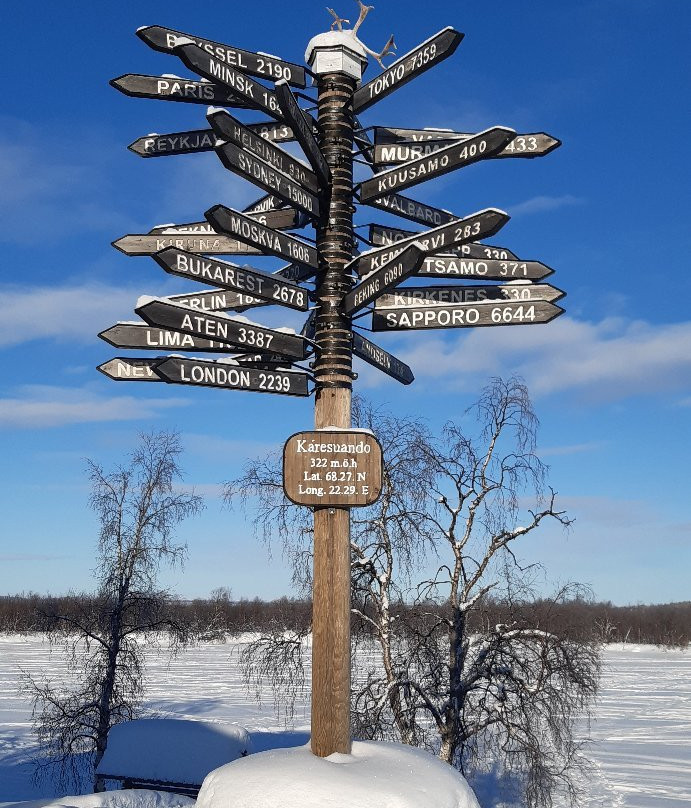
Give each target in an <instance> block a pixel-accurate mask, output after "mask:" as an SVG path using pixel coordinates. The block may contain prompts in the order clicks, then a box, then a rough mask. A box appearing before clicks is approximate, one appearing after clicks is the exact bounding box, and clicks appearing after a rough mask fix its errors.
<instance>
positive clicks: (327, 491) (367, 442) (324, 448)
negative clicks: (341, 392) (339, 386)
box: [283, 429, 382, 508]
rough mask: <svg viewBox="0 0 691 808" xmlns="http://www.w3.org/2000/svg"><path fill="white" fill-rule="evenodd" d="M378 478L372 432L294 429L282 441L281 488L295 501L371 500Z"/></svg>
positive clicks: (348, 504)
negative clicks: (294, 430)
mask: <svg viewBox="0 0 691 808" xmlns="http://www.w3.org/2000/svg"><path fill="white" fill-rule="evenodd" d="M381 480H382V451H381V446H380V445H379V442H378V441H377V439H376V438H375V437H374V435H372V433H371V432H362V431H359V430H354V429H343V430H335V431H331V430H326V429H324V430H316V431H314V432H298V433H297V434H296V435H292V436H291V437H290V438H288V440H287V441H286V443H285V446H284V447H283V490H284V491H285V495H286V496H287V497H288V499H289V500H291V502H294V503H295V504H296V505H311V506H313V507H342V508H353V507H359V506H363V505H371V504H372V503H373V502H376V501H377V499H379V495H380V493H381V485H382V483H381Z"/></svg>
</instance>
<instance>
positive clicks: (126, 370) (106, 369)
mask: <svg viewBox="0 0 691 808" xmlns="http://www.w3.org/2000/svg"><path fill="white" fill-rule="evenodd" d="M99 336H100V334H99ZM160 361H161V359H160V357H158V358H155V359H151V358H148V357H147V358H146V359H144V358H142V357H137V358H135V357H131V356H116V357H115V358H113V359H109V360H108V361H107V362H104V363H103V364H102V365H98V367H97V368H96V370H100V371H101V373H103V375H104V376H107V377H108V378H109V379H113V380H115V381H116V382H160V381H162V379H161V377H160V376H157V375H156V374H155V373H154V370H153V369H154V367H155V366H156V365H157V364H158V363H159V362H160Z"/></svg>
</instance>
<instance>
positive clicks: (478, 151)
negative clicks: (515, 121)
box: [360, 126, 516, 202]
mask: <svg viewBox="0 0 691 808" xmlns="http://www.w3.org/2000/svg"><path fill="white" fill-rule="evenodd" d="M515 134H516V133H515V132H514V130H513V129H507V128H506V127H504V126H495V127H493V128H492V129H486V130H485V131H484V132H480V133H479V134H477V135H475V136H474V137H471V138H469V139H468V140H463V141H460V142H454V143H450V144H449V145H448V146H444V148H442V149H440V150H439V151H438V152H435V153H434V154H431V155H429V156H427V157H419V158H418V159H417V160H411V161H410V162H408V163H403V165H400V166H396V167H395V168H392V169H389V170H388V171H381V172H380V173H379V174H375V175H374V176H373V177H372V178H371V179H369V180H365V182H363V183H362V184H361V185H360V201H361V202H367V201H368V200H369V199H373V198H375V197H378V196H383V195H386V194H389V193H390V192H391V191H396V190H399V189H401V190H402V189H404V188H411V187H412V186H413V185H418V184H419V183H421V182H425V181H426V180H430V179H433V178H434V177H441V176H442V175H443V174H448V172H449V171H455V170H456V169H458V168H464V167H465V166H468V165H471V164H472V163H477V162H478V161H479V160H485V159H486V158H488V157H491V156H492V155H493V154H495V153H496V152H498V151H499V150H500V149H502V148H503V147H504V146H505V145H506V144H507V143H508V141H509V140H511V139H512V138H513V137H514V136H515Z"/></svg>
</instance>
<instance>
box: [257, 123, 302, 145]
mask: <svg viewBox="0 0 691 808" xmlns="http://www.w3.org/2000/svg"><path fill="white" fill-rule="evenodd" d="M245 126H246V127H247V128H248V129H251V130H252V131H253V132H256V133H257V134H258V135H259V136H260V137H263V138H264V140H270V141H271V142H272V143H290V142H292V141H294V140H295V135H294V134H293V130H292V129H291V128H290V127H289V126H287V125H286V124H284V123H277V122H276V121H265V122H264V123H246V124H245Z"/></svg>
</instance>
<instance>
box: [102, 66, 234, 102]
mask: <svg viewBox="0 0 691 808" xmlns="http://www.w3.org/2000/svg"><path fill="white" fill-rule="evenodd" d="M110 86H111V87H115V89H116V90H120V92H121V93H124V94H125V95H129V96H130V97H132V98H153V99H155V100H157V101H181V102H183V103H185V104H205V105H207V106H208V105H209V104H218V105H220V106H222V105H224V104H227V105H229V106H233V107H244V108H246V109H248V108H250V105H249V104H247V103H245V101H244V100H243V99H242V98H240V96H238V95H236V94H235V93H230V92H228V90H227V89H226V88H225V87H219V86H218V84H214V83H213V82H208V81H195V80H192V79H183V78H180V76H173V75H164V76H147V75H142V74H141V73H125V75H124V76H118V78H116V79H112V80H111V81H110Z"/></svg>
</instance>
